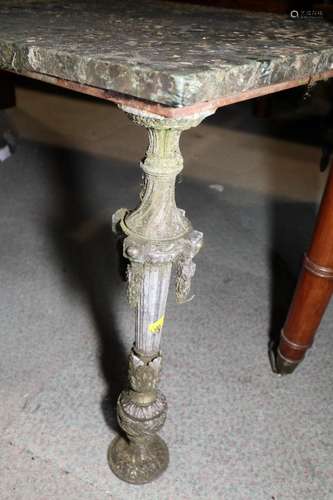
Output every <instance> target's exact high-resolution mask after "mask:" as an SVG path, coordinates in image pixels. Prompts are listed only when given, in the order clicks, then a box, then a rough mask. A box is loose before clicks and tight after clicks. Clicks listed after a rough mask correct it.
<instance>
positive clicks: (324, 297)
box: [276, 169, 333, 374]
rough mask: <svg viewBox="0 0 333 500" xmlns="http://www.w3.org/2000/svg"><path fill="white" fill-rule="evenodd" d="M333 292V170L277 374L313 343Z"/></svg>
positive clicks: (279, 352)
mask: <svg viewBox="0 0 333 500" xmlns="http://www.w3.org/2000/svg"><path fill="white" fill-rule="evenodd" d="M332 291H333V169H331V172H330V174H329V178H328V181H327V185H326V189H325V192H324V195H323V198H322V202H321V206H320V210H319V213H318V216H317V222H316V227H315V230H314V234H313V237H312V242H311V245H310V249H309V252H308V254H306V255H305V258H304V263H303V269H302V271H301V274H300V277H299V280H298V284H297V287H296V290H295V293H294V297H293V300H292V303H291V306H290V309H289V313H288V316H287V320H286V323H285V325H284V328H283V329H282V332H281V339H280V344H279V346H278V350H277V360H276V361H277V363H276V365H277V370H278V372H279V373H281V374H287V373H291V372H293V371H294V370H295V368H296V367H297V365H298V364H299V363H300V362H301V361H302V359H303V358H304V355H305V352H306V351H307V349H309V347H311V344H312V342H313V339H314V336H315V334H316V331H317V329H318V327H319V324H320V320H321V318H322V316H323V314H324V312H325V309H326V306H327V304H328V303H329V300H330V298H331V295H332Z"/></svg>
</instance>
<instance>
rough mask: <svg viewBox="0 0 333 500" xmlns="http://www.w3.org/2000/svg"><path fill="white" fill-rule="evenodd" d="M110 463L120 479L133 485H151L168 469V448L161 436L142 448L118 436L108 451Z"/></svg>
mask: <svg viewBox="0 0 333 500" xmlns="http://www.w3.org/2000/svg"><path fill="white" fill-rule="evenodd" d="M108 462H109V465H110V467H111V470H112V472H114V474H116V476H118V477H119V478H120V479H122V480H123V481H126V482H127V483H132V484H144V483H150V482H151V481H154V480H155V479H157V478H158V477H159V476H160V475H161V474H162V473H163V472H164V471H165V470H166V468H167V467H168V464H169V451H168V447H167V445H166V444H165V442H164V441H163V439H162V438H160V437H159V436H154V437H153V438H152V439H151V440H150V441H145V442H144V443H143V445H142V447H140V448H139V447H138V446H137V445H134V446H133V444H132V443H131V441H129V440H128V439H126V438H125V437H122V436H117V437H116V438H115V439H114V440H113V441H112V443H111V445H110V448H109V451H108Z"/></svg>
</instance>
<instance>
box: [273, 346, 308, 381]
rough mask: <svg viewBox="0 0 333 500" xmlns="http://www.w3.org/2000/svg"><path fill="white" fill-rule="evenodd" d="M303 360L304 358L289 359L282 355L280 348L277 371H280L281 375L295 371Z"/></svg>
mask: <svg viewBox="0 0 333 500" xmlns="http://www.w3.org/2000/svg"><path fill="white" fill-rule="evenodd" d="M301 361H302V360H300V361H290V360H289V359H287V358H285V357H284V356H282V354H281V353H280V351H279V349H278V350H277V353H276V361H275V363H276V364H275V366H276V373H278V374H279V375H289V374H290V373H293V372H294V371H295V370H296V368H297V367H298V365H299V364H300V362H301Z"/></svg>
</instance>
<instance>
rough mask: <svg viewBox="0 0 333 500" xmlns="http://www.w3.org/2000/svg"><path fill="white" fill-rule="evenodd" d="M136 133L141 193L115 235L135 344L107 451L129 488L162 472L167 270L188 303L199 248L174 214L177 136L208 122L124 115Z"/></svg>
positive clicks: (120, 214) (179, 161)
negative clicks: (143, 149) (143, 145)
mask: <svg viewBox="0 0 333 500" xmlns="http://www.w3.org/2000/svg"><path fill="white" fill-rule="evenodd" d="M122 109H123V110H124V111H126V112H127V113H128V114H129V117H130V118H131V119H132V120H133V121H134V122H135V123H136V124H138V125H142V126H144V127H146V128H147V130H148V136H149V147H148V150H147V153H146V157H145V159H144V161H143V162H142V163H141V168H142V170H143V173H144V186H143V190H142V193H141V195H140V198H141V203H140V205H139V206H138V207H137V208H136V209H135V210H127V209H120V210H118V211H117V212H116V213H115V215H114V217H113V227H114V230H115V231H118V232H119V233H120V234H121V235H122V236H125V239H124V244H123V250H124V256H125V257H126V258H127V259H128V260H129V265H128V273H127V275H128V299H129V303H130V305H131V306H132V307H133V308H134V309H135V316H136V322H135V342H134V345H133V348H132V350H131V353H130V356H129V387H128V388H127V389H125V390H123V391H122V393H121V394H120V396H119V399H118V404H117V415H118V422H119V425H120V427H121V428H122V429H123V430H124V431H125V433H126V437H122V436H118V437H116V438H115V440H114V441H113V442H112V443H111V445H110V448H109V453H108V457H109V464H110V467H111V469H112V470H113V472H114V473H115V474H116V475H117V476H118V477H120V478H121V479H123V480H125V481H128V482H130V483H135V484H141V483H146V482H150V481H152V480H153V479H155V478H157V477H158V476H159V475H160V474H161V473H162V472H163V471H164V470H165V469H166V467H167V465H168V461H169V452H168V448H167V445H166V444H165V442H164V441H163V440H162V439H161V438H160V437H159V436H158V435H157V432H158V431H159V430H160V429H161V428H162V426H163V424H164V422H165V419H166V412H167V403H166V399H165V396H164V395H163V394H162V393H161V392H160V391H159V390H158V382H159V377H160V369H161V361H162V357H161V352H160V342H161V334H162V329H163V324H164V319H165V309H166V303H167V296H168V290H169V284H170V279H171V271H172V266H175V267H176V297H177V301H178V302H184V301H186V300H188V295H189V291H190V284H191V278H192V277H193V275H194V272H195V264H194V262H193V260H192V259H193V257H194V256H195V255H196V253H197V252H198V251H199V249H200V247H201V245H202V233H200V232H198V231H194V230H193V229H192V227H191V224H190V222H189V220H188V219H187V218H186V217H185V212H184V211H183V210H181V209H179V208H177V206H176V202H175V181H176V177H177V175H178V174H179V173H180V172H181V170H182V169H183V158H182V155H181V152H180V149H179V139H180V134H181V132H182V131H183V130H186V129H189V128H191V127H194V126H196V125H198V124H199V123H200V122H201V121H202V120H203V119H204V118H205V117H206V116H207V115H208V114H212V112H210V113H205V114H197V115H192V116H190V117H187V118H179V119H170V118H163V117H159V116H157V115H152V114H149V113H145V112H141V111H138V110H134V109H129V108H126V107H122Z"/></svg>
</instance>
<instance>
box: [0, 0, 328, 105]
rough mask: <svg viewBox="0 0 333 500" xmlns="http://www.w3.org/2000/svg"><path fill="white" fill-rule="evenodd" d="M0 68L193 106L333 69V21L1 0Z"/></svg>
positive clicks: (128, 0)
mask: <svg viewBox="0 0 333 500" xmlns="http://www.w3.org/2000/svg"><path fill="white" fill-rule="evenodd" d="M0 68H3V69H10V70H14V71H15V72H17V73H22V72H25V71H32V72H37V73H43V74H47V75H51V76H55V77H59V78H64V79H67V80H71V81H75V82H79V83H82V84H87V85H92V86H96V87H100V88H102V89H107V90H112V91H116V92H120V93H123V94H127V95H130V96H135V97H138V98H141V99H147V100H150V101H154V102H159V103H162V104H166V105H169V106H186V105H191V104H195V103H197V102H201V101H207V100H211V99H216V98H220V97H225V96H230V95H233V94H238V93H240V92H245V91H247V90H251V89H255V88H258V87H262V86H266V85H270V84H273V83H280V82H284V81H288V80H293V79H298V78H302V77H305V76H308V75H314V74H318V73H321V72H324V71H327V70H330V69H333V24H329V23H328V22H326V21H324V20H323V19H316V18H307V19H304V20H293V19H290V18H288V16H278V15H273V14H264V13H246V12H244V11H236V10H224V9H215V8H211V7H200V6H199V7H198V6H189V5H181V4H175V3H168V2H160V1H153V0H140V1H134V0H113V1H111V0H109V1H107V0H101V1H93V0H89V1H88V0H77V1H73V0H72V1H70V0H69V1H66V2H65V1H60V0H58V1H55V0H53V1H52V0H50V1H49V0H26V1H24V0H0Z"/></svg>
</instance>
